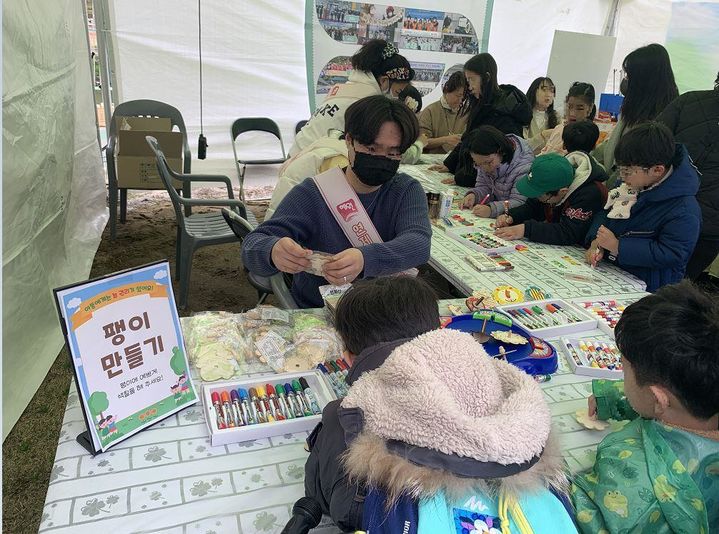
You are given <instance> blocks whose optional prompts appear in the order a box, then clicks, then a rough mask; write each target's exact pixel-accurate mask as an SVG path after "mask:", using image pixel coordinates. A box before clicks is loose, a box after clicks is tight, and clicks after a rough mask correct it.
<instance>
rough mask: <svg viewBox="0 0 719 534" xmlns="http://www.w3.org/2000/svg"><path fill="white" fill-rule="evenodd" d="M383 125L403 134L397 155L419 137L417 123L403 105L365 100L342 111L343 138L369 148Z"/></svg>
mask: <svg viewBox="0 0 719 534" xmlns="http://www.w3.org/2000/svg"><path fill="white" fill-rule="evenodd" d="M385 122H394V123H396V124H397V126H399V129H400V131H401V132H402V142H401V143H400V152H405V151H406V150H407V149H408V148H409V147H411V146H412V143H414V142H415V141H416V140H417V138H418V137H419V121H418V120H417V116H416V115H415V114H414V112H413V111H412V110H411V109H409V108H408V107H407V105H406V104H405V103H404V102H400V101H399V100H393V99H391V98H387V97H386V96H384V95H373V96H366V97H364V98H361V99H359V100H358V101H357V102H354V103H353V104H352V105H350V107H348V108H347V111H345V135H351V136H352V139H355V140H357V141H359V142H360V143H362V144H363V145H371V144H372V143H374V140H375V139H376V138H377V135H378V134H379V130H380V128H382V125H383V124H384V123H385Z"/></svg>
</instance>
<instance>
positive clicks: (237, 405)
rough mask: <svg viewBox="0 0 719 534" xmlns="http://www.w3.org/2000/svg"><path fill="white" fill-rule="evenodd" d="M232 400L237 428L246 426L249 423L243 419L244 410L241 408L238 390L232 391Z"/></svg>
mask: <svg viewBox="0 0 719 534" xmlns="http://www.w3.org/2000/svg"><path fill="white" fill-rule="evenodd" d="M230 400H232V413H233V414H234V416H235V421H236V423H237V426H244V425H246V424H247V423H246V422H245V421H244V419H243V418H242V409H241V408H240V396H239V395H238V394H237V390H236V389H231V390H230Z"/></svg>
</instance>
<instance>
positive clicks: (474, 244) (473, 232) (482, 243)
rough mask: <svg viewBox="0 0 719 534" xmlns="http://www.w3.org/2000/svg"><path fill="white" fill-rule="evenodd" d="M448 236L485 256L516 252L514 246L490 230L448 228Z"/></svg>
mask: <svg viewBox="0 0 719 534" xmlns="http://www.w3.org/2000/svg"><path fill="white" fill-rule="evenodd" d="M446 232H447V235H448V236H449V237H451V238H452V239H456V240H457V241H459V242H460V243H462V244H463V245H464V246H466V247H467V248H469V249H471V250H476V251H477V252H483V253H484V254H505V253H509V252H513V251H514V245H513V244H512V243H510V242H509V241H505V240H504V239H501V238H499V237H497V236H495V235H494V234H492V232H490V231H488V230H480V229H478V228H476V227H474V228H457V229H453V228H448V229H447V231H446Z"/></svg>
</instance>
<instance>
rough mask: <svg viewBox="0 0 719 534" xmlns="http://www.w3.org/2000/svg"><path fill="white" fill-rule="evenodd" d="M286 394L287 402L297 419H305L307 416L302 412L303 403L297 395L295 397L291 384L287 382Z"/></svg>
mask: <svg viewBox="0 0 719 534" xmlns="http://www.w3.org/2000/svg"><path fill="white" fill-rule="evenodd" d="M285 394H286V395H287V402H288V403H289V405H290V408H291V409H292V411H293V412H294V413H295V417H304V415H305V414H304V412H303V410H302V403H301V402H300V400H299V399H298V398H297V395H295V392H294V390H293V389H292V386H291V385H290V384H289V382H285Z"/></svg>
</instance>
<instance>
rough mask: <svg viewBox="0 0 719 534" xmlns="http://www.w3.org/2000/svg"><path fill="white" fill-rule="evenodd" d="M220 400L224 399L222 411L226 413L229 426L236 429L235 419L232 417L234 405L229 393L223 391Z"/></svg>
mask: <svg viewBox="0 0 719 534" xmlns="http://www.w3.org/2000/svg"><path fill="white" fill-rule="evenodd" d="M220 398H221V399H222V411H223V412H224V413H225V421H226V422H227V426H228V427H229V428H235V426H237V425H235V419H234V417H232V405H231V404H230V396H229V395H228V394H227V391H223V392H222V394H221V395H220Z"/></svg>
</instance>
